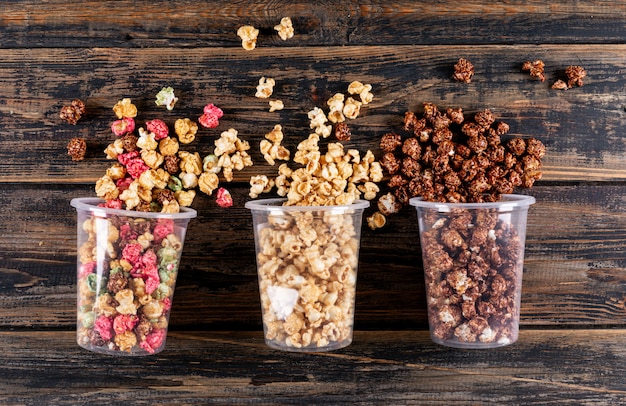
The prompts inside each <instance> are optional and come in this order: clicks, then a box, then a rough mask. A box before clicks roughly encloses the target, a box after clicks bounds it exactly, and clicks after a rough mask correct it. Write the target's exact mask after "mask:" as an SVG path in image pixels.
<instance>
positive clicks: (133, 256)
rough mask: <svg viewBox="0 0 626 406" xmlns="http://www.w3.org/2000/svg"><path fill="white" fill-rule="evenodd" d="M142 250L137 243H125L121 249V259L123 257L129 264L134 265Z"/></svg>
mask: <svg viewBox="0 0 626 406" xmlns="http://www.w3.org/2000/svg"><path fill="white" fill-rule="evenodd" d="M142 250H143V247H142V246H141V244H139V243H132V244H126V245H125V246H124V249H123V250H122V259H125V260H126V261H128V262H129V263H130V264H132V265H135V264H136V263H137V262H139V261H140V260H141V258H142V256H141V252H142Z"/></svg>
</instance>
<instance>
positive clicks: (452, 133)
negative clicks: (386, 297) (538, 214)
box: [368, 103, 545, 228]
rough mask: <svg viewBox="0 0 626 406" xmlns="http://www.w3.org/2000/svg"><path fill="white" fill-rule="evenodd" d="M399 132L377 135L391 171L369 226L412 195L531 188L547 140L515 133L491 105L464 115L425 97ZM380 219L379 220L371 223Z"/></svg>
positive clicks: (435, 197)
mask: <svg viewBox="0 0 626 406" xmlns="http://www.w3.org/2000/svg"><path fill="white" fill-rule="evenodd" d="M404 128H405V130H406V131H407V132H408V133H409V136H408V137H402V136H401V135H400V134H397V133H393V132H392V133H387V134H385V135H383V137H382V138H381V140H380V148H381V150H382V151H383V153H384V155H383V156H382V158H381V160H380V162H381V165H382V167H383V168H384V170H385V172H386V173H387V174H388V175H389V181H388V183H387V186H388V187H389V189H390V192H388V193H387V194H384V195H382V196H381V197H380V198H379V200H378V209H379V211H378V213H376V214H375V215H373V216H372V217H371V218H370V219H368V221H369V222H370V227H372V228H376V227H379V226H382V225H384V224H385V217H386V216H389V215H391V214H394V213H397V212H398V211H399V210H400V209H401V208H402V207H403V206H406V205H407V204H408V201H409V199H410V198H412V197H422V198H423V199H424V200H426V201H439V202H450V203H476V202H483V201H491V202H493V201H498V200H499V199H500V195H502V194H508V193H513V191H514V189H515V188H517V187H524V188H529V187H531V186H532V185H533V184H534V182H535V181H536V180H538V179H540V178H541V166H542V163H541V159H542V157H543V156H544V155H545V146H544V145H543V143H542V142H541V141H540V140H538V139H535V138H527V139H524V138H520V137H514V138H511V139H509V140H507V141H503V140H502V137H503V136H505V135H506V134H507V132H508V131H509V126H508V124H506V123H505V122H502V121H496V118H495V116H494V115H493V113H492V112H491V111H490V110H484V111H480V112H478V113H476V114H475V115H474V117H473V119H470V120H468V119H467V118H466V117H465V114H464V113H463V111H462V109H461V108H456V109H454V108H448V109H447V110H446V111H440V110H439V108H438V107H437V106H436V105H434V104H433V103H424V112H423V116H422V117H421V118H418V117H417V116H416V115H415V113H413V112H407V113H406V114H405V117H404ZM375 221H378V223H375Z"/></svg>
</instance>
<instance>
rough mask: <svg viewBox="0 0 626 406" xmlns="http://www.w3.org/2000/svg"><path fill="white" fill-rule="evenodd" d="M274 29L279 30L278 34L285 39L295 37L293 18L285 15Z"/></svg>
mask: <svg viewBox="0 0 626 406" xmlns="http://www.w3.org/2000/svg"><path fill="white" fill-rule="evenodd" d="M274 30H276V31H277V32H278V35H279V36H280V38H281V39H282V40H283V41H287V40H288V39H289V38H293V34H294V32H293V25H292V22H291V18H289V17H283V18H281V19H280V24H278V25H276V26H274Z"/></svg>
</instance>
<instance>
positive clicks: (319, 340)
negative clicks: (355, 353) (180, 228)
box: [246, 199, 369, 352]
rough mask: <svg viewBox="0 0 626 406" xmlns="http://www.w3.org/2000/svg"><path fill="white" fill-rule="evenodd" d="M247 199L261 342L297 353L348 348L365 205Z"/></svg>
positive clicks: (350, 336) (361, 202) (352, 320)
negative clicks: (253, 241) (261, 332)
mask: <svg viewBox="0 0 626 406" xmlns="http://www.w3.org/2000/svg"><path fill="white" fill-rule="evenodd" d="M283 202H284V199H266V200H257V201H250V202H247V203H246V207H247V208H248V209H250V210H251V212H252V219H253V224H254V239H255V246H256V260H257V270H258V276H259V293H260V296H261V310H262V316H263V330H264V334H265V342H266V344H267V345H268V346H269V347H271V348H275V349H279V350H285V351H295V352H318V351H332V350H336V349H339V348H343V347H346V346H348V345H350V343H352V333H353V325H354V307H355V303H354V302H355V296H356V277H357V267H358V262H359V247H360V237H361V219H362V215H363V210H364V209H365V208H367V207H369V202H367V201H360V200H359V201H356V202H355V203H353V204H350V205H345V206H283V205H282V204H283Z"/></svg>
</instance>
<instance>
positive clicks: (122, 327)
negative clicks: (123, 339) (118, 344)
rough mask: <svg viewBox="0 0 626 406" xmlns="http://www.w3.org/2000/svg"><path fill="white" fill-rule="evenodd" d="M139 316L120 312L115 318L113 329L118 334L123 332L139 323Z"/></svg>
mask: <svg viewBox="0 0 626 406" xmlns="http://www.w3.org/2000/svg"><path fill="white" fill-rule="evenodd" d="M138 321H139V318H138V317H137V316H135V315H134V314H118V315H117V316H115V319H114V320H113V330H114V331H115V333H116V334H123V333H124V332H125V331H128V330H132V329H133V328H135V326H136V325H137V322H138Z"/></svg>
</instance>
